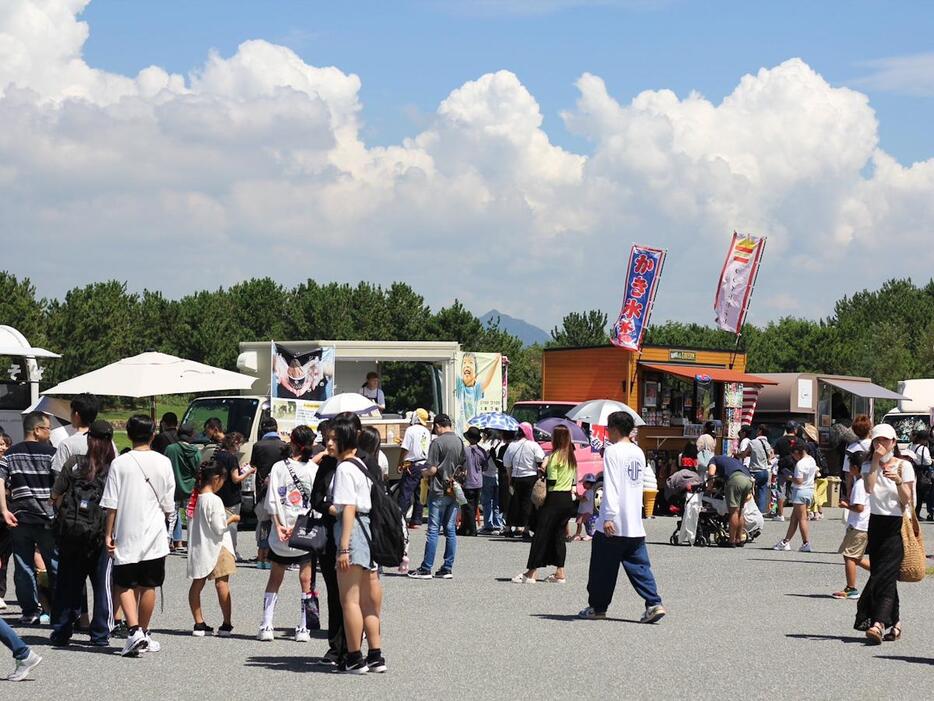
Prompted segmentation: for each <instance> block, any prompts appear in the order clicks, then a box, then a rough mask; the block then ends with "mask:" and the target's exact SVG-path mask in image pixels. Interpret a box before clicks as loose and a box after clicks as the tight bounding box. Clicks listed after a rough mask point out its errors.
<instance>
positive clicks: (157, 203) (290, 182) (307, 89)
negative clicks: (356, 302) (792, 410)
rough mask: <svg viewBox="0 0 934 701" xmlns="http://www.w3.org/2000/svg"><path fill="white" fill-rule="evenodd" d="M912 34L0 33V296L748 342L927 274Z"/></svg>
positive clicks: (52, 19)
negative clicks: (379, 314)
mask: <svg viewBox="0 0 934 701" xmlns="http://www.w3.org/2000/svg"><path fill="white" fill-rule="evenodd" d="M932 37H934V4H929V3H907V2H905V3H899V2H859V1H852V2H823V3H810V2H786V3H741V2H709V3H708V2H688V1H686V0H661V1H653V0H617V1H614V0H592V1H587V0H501V1H499V2H496V1H494V0H460V1H457V2H454V1H446V0H420V1H413V2H395V3H384V2H355V3H324V2H311V1H306V2H284V1H283V2H267V3H255V2H247V1H245V0H224V1H223V2H222V1H220V0H200V1H199V2H197V3H183V2H180V1H176V0H165V1H163V2H155V1H143V0H139V1H137V2H127V1H117V0H94V1H93V2H90V3H88V2H87V1H86V0H4V2H3V3H0V124H4V125H5V128H4V129H3V130H0V239H2V242H3V247H4V250H5V252H6V253H7V256H5V258H6V259H7V260H8V261H10V262H9V263H7V264H5V265H4V266H3V267H4V268H6V269H9V270H10V271H11V272H14V273H16V274H18V275H21V276H22V275H25V276H29V277H30V278H31V279H32V281H33V282H34V283H35V284H36V286H37V288H38V290H39V292H40V294H42V295H46V296H59V295H62V294H63V293H64V292H65V291H66V290H68V289H69V288H71V287H73V286H75V285H81V284H86V283H88V282H92V281H95V280H101V279H107V278H111V277H117V278H118V279H124V280H126V281H127V283H128V285H129V287H130V288H131V289H133V290H141V289H143V288H149V289H159V290H162V291H163V292H164V293H165V294H167V295H169V296H180V295H183V294H185V293H187V292H190V291H193V290H196V289H202V288H215V287H217V286H218V285H230V284H233V283H236V282H237V281H238V280H241V279H245V278H249V277H254V276H267V275H268V276H271V277H273V278H275V279H277V280H279V281H280V282H282V283H283V284H284V285H293V284H295V283H297V282H300V281H303V280H305V279H307V278H309V277H311V278H313V279H316V280H319V281H330V280H337V281H347V282H354V283H355V282H357V281H359V280H367V281H371V282H374V283H380V284H387V283H391V282H392V281H395V280H402V281H405V282H408V283H409V284H411V285H412V286H413V287H414V288H415V289H416V290H417V291H418V292H420V293H421V294H422V295H424V297H425V298H426V300H427V301H428V303H429V304H431V305H432V306H433V307H435V308H437V307H440V306H442V305H444V304H448V303H450V302H451V301H452V300H453V299H455V298H458V299H460V300H462V301H463V302H464V303H465V304H466V305H467V306H468V307H469V308H470V309H472V310H473V311H474V312H476V313H478V314H481V313H483V312H485V311H487V310H488V309H490V308H492V307H495V308H497V309H499V310H501V311H503V312H505V313H507V314H510V315H512V316H517V317H521V318H524V319H526V320H528V321H530V322H532V323H536V324H538V325H540V326H542V327H545V328H550V327H551V326H553V325H554V324H556V323H558V322H559V321H560V319H561V317H562V316H563V315H564V314H566V313H568V312H570V311H575V310H582V309H589V308H599V309H603V310H604V311H606V312H607V313H608V314H609V315H610V317H611V318H615V315H616V313H617V311H618V309H619V304H620V298H621V295H622V286H623V282H624V280H623V277H624V270H623V268H624V267H625V262H626V259H627V257H628V249H629V247H630V245H631V244H632V243H642V244H647V245H656V246H662V247H665V248H667V249H668V251H669V257H668V262H667V263H666V267H665V271H664V277H663V278H662V280H661V283H660V286H659V291H658V298H657V302H656V307H655V313H654V317H653V318H654V320H655V321H656V322H657V321H662V320H666V319H673V320H679V321H697V322H701V323H711V322H712V321H713V311H712V302H713V295H714V291H715V287H716V282H717V280H716V278H717V275H718V273H719V271H720V267H721V265H722V263H723V258H724V256H725V254H726V247H727V244H728V241H729V237H730V234H731V232H732V231H734V230H737V231H741V232H745V233H753V234H758V235H766V236H768V245H767V248H766V252H765V256H764V260H763V266H762V270H761V273H760V276H759V281H758V284H757V289H756V292H755V294H754V296H753V300H752V304H751V307H750V317H749V318H750V321H753V322H755V323H760V324H761V323H765V322H767V321H769V320H771V319H776V318H779V317H780V316H783V315H795V316H805V317H809V318H817V317H820V316H824V315H827V314H830V313H831V312H832V305H833V301H834V300H836V299H838V298H839V297H841V296H843V295H844V294H852V293H853V292H855V291H858V290H860V289H863V288H866V287H876V286H878V285H879V284H881V283H882V282H883V281H884V280H886V279H889V278H891V277H895V276H912V277H913V278H914V279H915V280H916V281H927V279H928V278H929V277H930V276H931V271H932V270H934V265H932V264H934V252H932V251H934V248H932V246H931V242H932V241H934V236H932V234H934V130H932V129H931V128H930V126H929V125H930V124H932V123H934V38H932Z"/></svg>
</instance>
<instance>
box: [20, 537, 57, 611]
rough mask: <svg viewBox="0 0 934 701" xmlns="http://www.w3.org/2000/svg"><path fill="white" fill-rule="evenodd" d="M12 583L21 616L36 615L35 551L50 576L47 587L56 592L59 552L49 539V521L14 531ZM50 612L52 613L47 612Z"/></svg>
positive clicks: (53, 542)
mask: <svg viewBox="0 0 934 701" xmlns="http://www.w3.org/2000/svg"><path fill="white" fill-rule="evenodd" d="M12 533H13V561H14V562H15V563H16V567H15V569H14V571H13V584H14V586H15V587H16V600H17V601H18V602H19V607H20V609H21V610H22V612H23V615H24V616H34V615H38V613H39V590H38V589H37V587H36V564H35V556H36V549H38V550H39V554H40V555H42V559H43V561H44V562H45V568H46V571H47V572H48V573H49V588H50V589H51V590H52V591H53V592H54V591H55V577H56V575H57V574H58V552H57V551H56V549H55V539H54V538H53V536H52V522H51V521H49V522H48V523H45V524H33V523H23V524H20V525H19V526H17V527H16V528H14V529H13V531H12ZM50 613H51V612H50Z"/></svg>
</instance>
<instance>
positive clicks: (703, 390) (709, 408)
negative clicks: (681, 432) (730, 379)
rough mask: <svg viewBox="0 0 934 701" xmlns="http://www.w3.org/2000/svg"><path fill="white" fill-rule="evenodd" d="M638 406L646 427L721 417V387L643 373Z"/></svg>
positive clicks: (654, 373) (674, 424) (675, 424)
mask: <svg viewBox="0 0 934 701" xmlns="http://www.w3.org/2000/svg"><path fill="white" fill-rule="evenodd" d="M640 391H641V396H640V400H641V401H640V404H639V406H640V408H641V413H642V419H643V420H644V421H645V423H646V425H647V426H683V425H684V424H689V423H703V422H704V421H706V420H707V419H717V418H719V417H720V413H721V411H722V402H723V387H722V385H721V384H720V383H707V384H706V385H702V384H699V383H698V382H696V381H692V380H688V379H686V378H681V377H677V376H675V375H669V374H668V373H661V372H643V373H642V383H641V388H640Z"/></svg>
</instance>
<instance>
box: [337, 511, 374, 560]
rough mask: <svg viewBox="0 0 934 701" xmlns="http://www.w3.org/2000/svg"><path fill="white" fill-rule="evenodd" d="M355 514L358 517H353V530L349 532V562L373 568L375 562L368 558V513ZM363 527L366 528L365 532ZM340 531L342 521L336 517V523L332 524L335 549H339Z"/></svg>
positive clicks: (341, 530) (341, 529)
mask: <svg viewBox="0 0 934 701" xmlns="http://www.w3.org/2000/svg"><path fill="white" fill-rule="evenodd" d="M357 516H358V517H359V519H358V518H357V517H354V522H353V530H352V531H351V532H350V564H351V565H357V566H358V567H362V568H363V569H365V570H375V569H376V563H374V562H373V561H372V560H371V559H370V544H369V543H368V542H367V536H368V535H369V534H370V515H369V514H361V513H358V514H357ZM361 523H362V526H361ZM363 528H366V534H364V531H363ZM342 532H343V523H342V522H341V518H340V517H338V518H337V523H335V524H334V545H335V547H336V548H337V550H340V549H341V533H342Z"/></svg>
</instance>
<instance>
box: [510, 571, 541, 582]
mask: <svg viewBox="0 0 934 701" xmlns="http://www.w3.org/2000/svg"><path fill="white" fill-rule="evenodd" d="M510 581H511V582H512V583H513V584H535V583H536V581H537V580H536V579H535V577H526V576H525V572H520V573H519V574H517V575H516V576H515V577H513V578H512V579H511V580H510Z"/></svg>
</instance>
